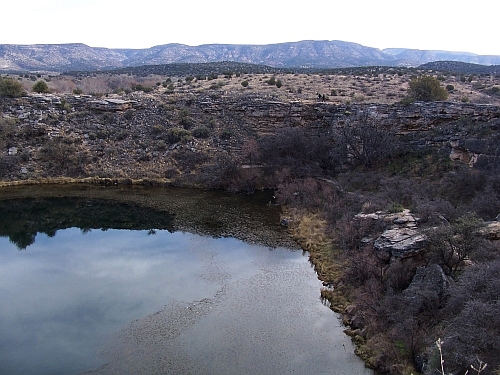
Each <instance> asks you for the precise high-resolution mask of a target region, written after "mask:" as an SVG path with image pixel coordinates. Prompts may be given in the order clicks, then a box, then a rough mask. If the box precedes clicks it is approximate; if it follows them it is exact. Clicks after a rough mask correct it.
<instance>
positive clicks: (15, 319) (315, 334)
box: [0, 227, 371, 375]
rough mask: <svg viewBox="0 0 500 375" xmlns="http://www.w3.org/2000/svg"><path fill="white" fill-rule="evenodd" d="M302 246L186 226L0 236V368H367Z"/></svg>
mask: <svg viewBox="0 0 500 375" xmlns="http://www.w3.org/2000/svg"><path fill="white" fill-rule="evenodd" d="M320 287H321V283H320V282H319V281H318V280H317V278H316V275H315V273H314V271H313V269H312V268H311V266H310V264H309V262H308V260H307V256H306V254H303V253H302V251H297V250H292V249H288V248H284V247H277V248H270V247H267V246H263V245H258V244H250V243H247V242H244V241H242V240H239V239H236V238H232V237H219V238H214V237H211V236H207V235H203V234H193V233H189V232H187V231H173V232H172V231H168V230H156V231H148V230H123V229H121V230H117V229H108V230H100V229H91V230H89V229H88V228H87V229H85V230H81V229H78V228H74V227H71V228H67V229H62V230H58V231H57V232H55V233H49V235H47V234H40V233H38V234H37V235H36V241H35V242H34V243H33V244H31V245H29V246H28V247H26V248H25V249H24V250H19V248H18V247H16V246H15V245H14V244H13V243H12V242H11V241H9V239H8V238H6V237H0V301H2V302H1V304H0V374H12V375H16V374H35V375H48V374H81V373H85V374H292V373H293V374H338V375H340V374H371V372H370V371H368V370H367V369H365V368H364V366H363V364H362V362H361V361H360V360H359V359H358V358H357V357H356V356H355V355H354V354H353V347H352V345H351V343H350V340H349V338H348V337H347V336H345V335H344V334H343V332H342V327H341V326H340V323H339V320H338V318H337V317H336V316H335V314H334V313H332V312H331V311H330V310H329V309H328V308H327V307H326V306H324V305H323V304H322V303H321V301H320V299H319V291H320Z"/></svg>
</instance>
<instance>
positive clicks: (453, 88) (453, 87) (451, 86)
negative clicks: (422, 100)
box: [446, 85, 455, 91]
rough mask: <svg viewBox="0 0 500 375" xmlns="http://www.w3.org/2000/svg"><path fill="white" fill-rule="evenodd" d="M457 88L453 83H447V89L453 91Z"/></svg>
mask: <svg viewBox="0 0 500 375" xmlns="http://www.w3.org/2000/svg"><path fill="white" fill-rule="evenodd" d="M453 90H455V86H453V85H446V91H453Z"/></svg>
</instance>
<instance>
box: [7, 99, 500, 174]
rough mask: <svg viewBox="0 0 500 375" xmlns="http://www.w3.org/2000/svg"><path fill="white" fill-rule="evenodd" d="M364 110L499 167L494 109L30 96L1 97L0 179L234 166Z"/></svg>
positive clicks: (446, 149)
mask: <svg viewBox="0 0 500 375" xmlns="http://www.w3.org/2000/svg"><path fill="white" fill-rule="evenodd" d="M366 113H368V114H370V116H372V117H375V118H376V119H377V121H380V123H381V124H383V125H384V126H387V129H388V131H395V132H396V133H397V136H398V138H399V139H400V140H401V142H402V144H403V145H404V146H403V147H405V148H408V149H413V150H418V149H428V148H429V147H434V148H437V149H438V150H439V151H440V152H441V153H446V154H448V155H449V156H450V158H452V159H455V160H460V161H462V162H464V163H468V164H469V165H470V166H472V167H475V168H491V167H492V166H498V165H499V160H500V146H499V145H500V107H498V106H491V105H474V104H466V103H450V102H434V103H415V104H413V105H410V106H401V105H396V104H394V105H382V104H379V105H376V104H350V105H334V104H330V103H327V102H316V103H300V102H281V101H271V100H269V99H267V98H265V97H262V96H259V95H258V94H231V95H222V94H220V95H213V94H212V95H207V94H203V93H202V94H198V95H193V94H179V95H173V96H167V97H165V96H161V95H151V94H138V93H133V94H130V95H129V96H126V97H122V98H120V99H118V98H111V97H108V98H102V99H100V100H96V98H93V97H91V96H74V95H66V96H56V95H31V96H27V97H24V98H19V99H3V100H2V106H1V119H0V121H1V122H2V125H3V126H2V127H1V131H0V151H1V157H0V159H1V160H0V173H1V179H2V180H4V181H9V180H11V181H12V180H23V179H37V178H43V177H54V176H71V177H88V176H101V177H122V178H144V177H148V178H165V177H167V178H168V176H169V173H170V174H171V173H173V174H174V175H176V176H178V175H179V173H181V175H185V176H189V175H191V174H192V173H193V172H194V171H195V170H196V167H197V166H200V165H205V164H207V163H208V164H209V163H210V160H215V159H216V158H217V157H220V156H221V155H230V157H231V158H233V159H237V158H238V157H240V156H241V154H242V152H243V151H242V150H243V148H244V144H245V142H246V141H247V140H248V139H250V138H255V137H261V136H265V135H269V134H274V133H275V132H276V131H277V130H278V129H280V128H283V127H303V128H306V129H309V130H310V131H311V132H312V133H314V134H317V135H318V136H320V137H328V136H329V134H330V133H331V131H332V130H333V127H335V126H336V124H340V123H342V122H343V121H344V120H345V119H346V118H348V117H351V116H356V115H361V114H366ZM270 162H272V161H270ZM168 171H170V172H168Z"/></svg>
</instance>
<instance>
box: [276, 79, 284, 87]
mask: <svg viewBox="0 0 500 375" xmlns="http://www.w3.org/2000/svg"><path fill="white" fill-rule="evenodd" d="M281 86H283V82H281V80H280V79H277V80H276V87H277V88H280V87H281Z"/></svg>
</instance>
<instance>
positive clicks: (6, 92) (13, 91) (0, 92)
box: [0, 77, 26, 98]
mask: <svg viewBox="0 0 500 375" xmlns="http://www.w3.org/2000/svg"><path fill="white" fill-rule="evenodd" d="M25 94H26V91H24V88H23V85H21V84H20V83H19V82H18V81H15V80H13V79H12V78H1V77H0V97H2V96H4V97H7V98H18V97H21V96H23V95H25Z"/></svg>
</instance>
